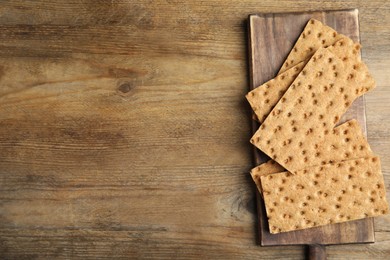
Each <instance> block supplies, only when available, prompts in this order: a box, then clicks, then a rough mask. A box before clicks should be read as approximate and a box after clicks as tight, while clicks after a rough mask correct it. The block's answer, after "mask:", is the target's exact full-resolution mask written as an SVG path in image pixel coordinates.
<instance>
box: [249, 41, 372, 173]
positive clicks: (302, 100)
mask: <svg viewBox="0 0 390 260" xmlns="http://www.w3.org/2000/svg"><path fill="white" fill-rule="evenodd" d="M363 74H364V75H360V76H359V77H362V78H366V79H367V80H366V81H367V82H368V83H369V84H367V85H365V86H362V85H360V84H356V78H357V76H351V77H349V76H348V75H345V70H344V65H343V63H342V61H341V60H340V59H339V58H337V57H336V56H335V55H334V54H333V53H331V52H330V51H328V50H327V49H323V48H322V49H320V50H318V51H317V52H316V54H315V55H313V57H312V58H311V59H310V61H309V62H308V63H307V65H306V66H305V68H304V69H303V70H302V72H301V73H300V74H299V75H298V77H297V78H296V79H295V80H294V82H293V83H292V85H291V86H290V87H289V89H288V90H287V91H286V93H285V95H284V96H283V97H282V98H281V100H280V101H279V102H278V103H277V104H276V106H275V108H274V109H273V110H272V112H271V113H270V115H269V116H268V117H267V118H266V120H265V121H264V123H263V124H262V125H261V126H260V128H259V130H258V131H257V132H256V133H255V134H254V136H253V137H252V138H251V143H252V144H254V145H255V146H256V147H257V148H259V149H260V150H262V151H263V152H264V153H266V154H267V155H268V156H270V157H271V158H272V159H274V160H275V161H276V162H278V163H279V164H280V165H281V166H283V167H284V168H285V169H287V170H288V171H290V172H293V173H294V172H295V171H297V170H299V169H304V168H306V167H307V166H308V165H309V163H310V160H313V159H314V158H316V157H318V158H321V157H322V156H324V154H319V153H317V152H314V153H313V151H315V149H316V144H318V143H320V142H321V141H322V140H323V139H324V138H325V136H327V135H328V134H329V133H330V131H333V130H332V128H333V127H334V125H335V124H336V123H337V122H338V121H339V119H340V118H341V116H342V115H343V114H344V113H345V111H346V110H347V109H348V108H349V107H350V105H351V103H352V102H353V101H354V100H355V99H356V98H357V97H358V96H360V95H362V94H363V93H364V92H365V91H368V90H369V89H371V88H373V87H375V83H374V81H373V79H372V77H371V76H370V75H369V73H368V70H367V69H366V70H364V71H363ZM350 140H351V138H345V139H344V140H343V142H342V143H341V144H338V145H343V144H344V143H346V142H349V141H350ZM305 151H306V153H305ZM329 152H332V153H334V151H329ZM342 156H344V159H350V157H349V154H345V155H342Z"/></svg>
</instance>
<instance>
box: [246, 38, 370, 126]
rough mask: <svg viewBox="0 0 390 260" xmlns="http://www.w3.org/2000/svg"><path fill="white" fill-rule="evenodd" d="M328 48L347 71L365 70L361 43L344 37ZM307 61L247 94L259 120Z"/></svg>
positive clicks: (275, 102) (269, 110)
mask: <svg viewBox="0 0 390 260" xmlns="http://www.w3.org/2000/svg"><path fill="white" fill-rule="evenodd" d="M327 49H328V50H329V51H330V52H332V53H333V54H335V55H336V56H337V57H338V58H340V59H341V61H342V63H343V64H344V69H345V73H348V74H359V73H360V72H361V71H362V70H365V65H364V64H363V63H362V62H361V59H360V55H359V50H360V44H358V43H355V42H353V41H352V40H351V39H349V38H348V37H345V36H344V37H342V39H340V40H339V41H337V42H335V43H334V44H333V45H331V46H329V47H328V48H327ZM306 63H307V61H302V62H300V63H298V64H297V65H295V66H293V67H291V68H290V69H288V70H286V71H285V72H283V73H282V74H280V75H279V76H277V77H276V78H274V79H271V80H269V81H268V82H266V83H264V84H263V85H261V86H259V87H257V88H255V89H254V90H252V91H250V92H249V93H248V94H247V95H246V98H247V100H248V102H249V104H250V105H251V107H252V109H253V111H254V113H255V114H256V116H257V119H258V121H259V122H264V120H265V118H266V117H267V116H268V115H269V113H270V112H271V110H272V109H273V108H274V106H275V105H276V104H277V103H278V101H279V100H280V99H281V97H282V96H283V95H284V93H285V92H286V91H287V89H288V87H289V86H290V85H291V83H292V82H293V81H294V80H295V78H296V77H297V75H298V74H299V73H300V72H301V71H302V69H303V68H304V66H305V65H306ZM359 80H363V82H359ZM364 80H365V79H364V78H360V77H359V78H358V79H357V80H356V84H362V85H365V84H366V82H364Z"/></svg>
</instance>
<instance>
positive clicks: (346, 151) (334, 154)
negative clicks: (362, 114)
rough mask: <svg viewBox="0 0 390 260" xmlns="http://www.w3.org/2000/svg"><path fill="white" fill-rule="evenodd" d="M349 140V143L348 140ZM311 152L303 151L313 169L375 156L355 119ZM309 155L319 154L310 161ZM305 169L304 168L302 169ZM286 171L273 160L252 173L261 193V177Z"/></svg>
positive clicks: (254, 169)
mask: <svg viewBox="0 0 390 260" xmlns="http://www.w3.org/2000/svg"><path fill="white" fill-rule="evenodd" d="M347 138H348V142H346V139H347ZM311 148H312V149H311V150H302V152H305V153H304V155H306V156H307V157H304V158H306V160H307V161H306V162H305V165H306V166H307V167H313V166H318V165H323V164H327V163H331V162H337V161H343V160H349V159H357V158H365V157H370V156H373V152H372V150H371V148H370V145H369V144H368V142H367V139H366V138H365V136H364V134H363V131H362V130H361V128H360V126H359V123H358V122H357V121H356V120H355V119H353V120H350V121H348V122H345V123H344V124H341V125H339V126H338V127H335V128H334V129H333V130H331V131H329V133H328V134H327V135H326V136H325V138H324V139H323V140H322V141H321V142H319V143H317V144H315V145H314V147H311ZM309 154H314V155H316V154H318V156H314V157H313V158H311V159H310V160H309V157H308V156H309ZM304 160H305V159H304ZM302 169H303V168H302ZM282 171H285V169H284V168H283V166H281V165H280V164H278V163H276V162H275V161H273V160H269V161H268V162H266V163H263V164H261V165H259V166H257V167H255V168H253V169H252V170H251V172H250V174H251V176H252V179H253V181H254V182H255V183H256V186H257V188H258V190H259V191H260V193H261V181H260V177H261V176H265V175H268V174H273V173H278V172H282Z"/></svg>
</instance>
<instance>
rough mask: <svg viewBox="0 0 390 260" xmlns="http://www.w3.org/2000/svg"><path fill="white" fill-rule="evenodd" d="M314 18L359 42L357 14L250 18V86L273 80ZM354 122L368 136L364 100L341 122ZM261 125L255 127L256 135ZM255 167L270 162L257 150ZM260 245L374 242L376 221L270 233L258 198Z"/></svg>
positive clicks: (322, 13) (258, 196)
mask: <svg viewBox="0 0 390 260" xmlns="http://www.w3.org/2000/svg"><path fill="white" fill-rule="evenodd" d="M310 18H315V19H317V20H320V21H322V22H324V23H325V24H327V25H329V26H331V27H332V28H334V29H336V30H337V31H338V32H340V33H342V34H345V35H347V36H349V37H351V38H352V39H353V40H354V41H359V40H360V39H359V19H358V11H357V9H354V10H341V11H321V12H306V13H277V14H256V15H250V16H249V26H248V29H249V33H248V34H249V57H250V86H251V89H253V88H256V87H257V86H259V85H261V84H262V83H264V82H266V81H268V80H270V79H272V78H273V77H274V76H275V75H276V74H277V72H278V71H279V68H280V67H281V65H282V63H283V61H284V60H285V58H286V57H287V55H288V53H289V52H290V50H291V48H292V46H293V45H294V43H295V41H296V40H297V38H298V37H299V35H300V33H301V32H302V30H303V28H304V27H305V25H306V23H307V21H308V20H309V19H310ZM352 118H355V119H357V120H358V121H359V123H360V124H361V126H362V128H363V131H364V132H365V133H366V118H365V105H364V97H361V98H359V99H357V100H356V101H355V102H354V104H353V105H352V107H351V108H350V109H349V110H348V112H347V113H346V114H345V115H344V116H343V118H342V120H341V121H340V122H345V121H347V120H349V119H352ZM258 127H259V125H258V124H257V123H256V122H254V123H253V131H256V130H257V128H258ZM254 155H255V163H256V165H259V164H261V163H262V162H264V161H266V160H267V159H268V158H267V157H266V155H264V154H262V153H261V151H260V150H258V149H254ZM257 208H258V216H259V222H260V223H259V232H260V243H261V245H297V244H323V245H329V244H345V243H368V242H374V225H373V219H371V218H369V219H363V220H357V221H351V222H346V223H341V224H333V225H327V226H323V227H317V228H311V229H306V230H300V231H293V232H286V233H280V234H275V235H272V234H270V233H269V229H268V223H267V218H266V213H265V208H264V203H263V200H262V198H261V196H260V194H257Z"/></svg>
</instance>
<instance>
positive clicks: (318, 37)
mask: <svg viewBox="0 0 390 260" xmlns="http://www.w3.org/2000/svg"><path fill="white" fill-rule="evenodd" d="M345 37H346V36H345V35H342V34H339V33H337V32H336V31H335V30H334V29H332V28H331V27H329V26H326V25H324V24H323V23H321V22H320V21H318V20H315V19H310V20H309V21H308V23H307V24H306V27H305V29H304V30H303V32H302V33H301V35H300V36H299V38H298V40H297V42H296V43H295V45H294V47H293V48H292V50H291V52H290V53H289V55H288V56H287V58H286V60H285V62H284V63H283V65H282V67H281V69H280V70H279V73H278V74H280V73H283V72H284V71H286V70H288V69H289V68H291V67H293V66H295V65H296V64H298V63H299V62H301V61H304V60H307V59H309V58H310V57H311V56H312V55H313V54H314V53H315V52H316V51H317V50H318V49H319V48H321V47H328V46H330V45H332V44H333V43H335V42H336V41H338V40H340V39H342V38H345Z"/></svg>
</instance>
